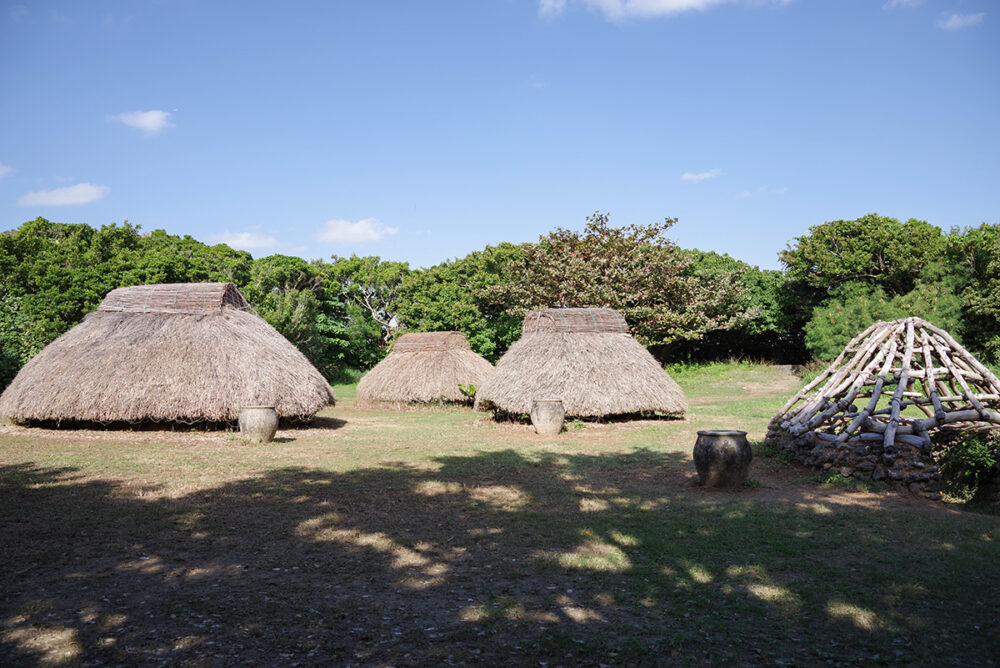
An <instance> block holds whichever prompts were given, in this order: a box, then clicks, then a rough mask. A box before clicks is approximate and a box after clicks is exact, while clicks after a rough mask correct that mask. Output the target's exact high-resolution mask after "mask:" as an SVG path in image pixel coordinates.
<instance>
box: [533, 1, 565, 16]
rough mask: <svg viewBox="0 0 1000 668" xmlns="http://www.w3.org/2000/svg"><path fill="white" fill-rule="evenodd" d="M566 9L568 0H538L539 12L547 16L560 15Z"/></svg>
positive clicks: (540, 14)
mask: <svg viewBox="0 0 1000 668" xmlns="http://www.w3.org/2000/svg"><path fill="white" fill-rule="evenodd" d="M564 11H566V0H538V14H539V16H543V17H545V18H550V17H553V16H559V15H560V14H562V13H563V12H564Z"/></svg>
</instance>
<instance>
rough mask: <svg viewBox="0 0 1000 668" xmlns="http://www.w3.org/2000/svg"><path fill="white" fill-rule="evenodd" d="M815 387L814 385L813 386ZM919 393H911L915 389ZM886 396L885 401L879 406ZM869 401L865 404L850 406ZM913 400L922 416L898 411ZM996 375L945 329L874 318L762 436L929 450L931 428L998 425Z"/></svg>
mask: <svg viewBox="0 0 1000 668" xmlns="http://www.w3.org/2000/svg"><path fill="white" fill-rule="evenodd" d="M816 388H818V389H816ZM918 389H919V390H920V391H917V390H918ZM883 397H886V398H888V406H885V407H883V408H878V406H879V402H880V400H881V399H882V398H883ZM859 399H867V401H866V402H865V404H864V406H863V407H859V406H858V405H856V403H855V402H857V401H858V400H859ZM910 406H916V407H917V408H918V409H919V410H920V411H921V412H922V413H923V414H924V417H923V418H913V417H910V416H905V415H903V411H904V410H905V409H906V408H908V407H910ZM998 407H1000V380H998V379H997V377H996V375H994V374H993V372H992V371H990V370H989V369H988V368H987V367H986V366H985V365H983V364H982V363H981V362H979V360H977V359H976V358H975V357H973V356H972V355H971V354H970V353H969V352H968V351H967V350H966V349H965V348H964V347H962V345H961V344H960V343H958V342H957V341H956V340H955V339H954V338H953V337H952V336H951V335H950V334H949V333H948V332H946V331H945V330H943V329H941V328H939V327H935V326H934V325H932V324H931V323H929V322H927V321H926V320H923V319H921V318H917V317H910V318H904V319H902V320H894V321H891V322H884V321H883V322H877V323H875V324H874V325H872V326H871V327H869V328H868V329H866V330H865V331H863V332H861V334H859V335H858V336H856V337H855V338H854V339H853V340H852V341H851V342H850V343H849V344H847V347H846V348H844V350H843V352H841V353H840V355H839V356H838V357H837V359H836V360H834V362H833V363H832V364H831V365H830V366H829V367H828V368H827V369H826V370H825V371H824V372H823V373H822V374H820V375H819V376H817V377H816V379H815V380H813V381H812V382H811V383H809V384H808V385H806V386H805V387H804V388H802V390H800V391H799V392H798V393H797V394H796V395H795V396H794V397H792V399H791V400H789V401H788V403H786V404H785V405H784V406H783V407H782V409H781V410H780V411H779V412H778V413H777V414H776V415H775V416H774V418H772V419H771V422H770V424H769V425H768V431H769V435H768V438H769V440H770V439H773V438H774V437H775V436H776V435H778V434H780V432H784V433H785V434H787V436H789V437H791V438H792V439H796V440H804V441H805V442H806V443H809V444H815V443H816V442H817V441H827V442H834V443H846V444H858V443H881V445H882V447H883V451H884V453H885V454H886V455H890V456H891V455H892V454H893V452H894V450H895V448H896V446H897V444H898V443H906V444H908V445H911V446H916V447H918V448H920V449H921V450H924V451H927V452H929V451H930V448H931V439H930V436H929V435H928V432H929V431H930V430H933V429H936V428H938V427H942V426H944V425H948V424H954V423H962V422H986V423H991V424H994V425H1000V413H998V412H997V410H996V409H997V408H998Z"/></svg>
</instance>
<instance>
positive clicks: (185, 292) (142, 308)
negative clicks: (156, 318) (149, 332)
mask: <svg viewBox="0 0 1000 668" xmlns="http://www.w3.org/2000/svg"><path fill="white" fill-rule="evenodd" d="M223 308H235V309H240V310H243V311H245V310H248V309H249V305H248V304H247V301H246V299H244V298H243V295H242V294H241V293H240V291H239V289H238V288H237V287H236V286H235V285H234V284H233V283H160V284H156V285H133V286H129V287H124V288H115V289H114V290H112V291H111V292H109V293H108V294H107V295H105V297H104V299H103V300H102V301H101V304H100V306H98V307H97V310H98V311H112V312H118V313H187V314H190V315H208V314H213V315H218V314H219V313H220V312H221V311H222V309H223Z"/></svg>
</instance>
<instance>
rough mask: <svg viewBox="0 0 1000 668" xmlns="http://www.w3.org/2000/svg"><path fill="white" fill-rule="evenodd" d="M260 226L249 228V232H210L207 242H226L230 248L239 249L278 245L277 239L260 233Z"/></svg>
mask: <svg viewBox="0 0 1000 668" xmlns="http://www.w3.org/2000/svg"><path fill="white" fill-rule="evenodd" d="M259 229H260V228H256V227H253V228H250V231H249V232H230V231H229V230H226V231H225V232H223V233H221V234H210V235H209V236H208V240H209V242H211V243H213V244H226V245H227V246H229V247H230V248H236V249H239V250H254V249H256V248H273V247H274V246H277V245H278V240H277V239H275V238H274V237H272V236H268V235H266V234H261V233H260V231H259Z"/></svg>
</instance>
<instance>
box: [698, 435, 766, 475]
mask: <svg viewBox="0 0 1000 668" xmlns="http://www.w3.org/2000/svg"><path fill="white" fill-rule="evenodd" d="M693 455H694V467H695V469H696V470H697V471H698V484H700V485H705V486H706V487H739V486H741V485H742V484H743V482H744V481H745V480H746V479H747V473H748V472H749V470H750V462H751V460H753V451H752V450H751V449H750V444H749V443H747V433H746V432H745V431H736V430H724V429H707V430H704V431H699V432H698V440H697V441H695V443H694V453H693Z"/></svg>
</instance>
